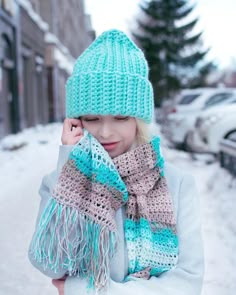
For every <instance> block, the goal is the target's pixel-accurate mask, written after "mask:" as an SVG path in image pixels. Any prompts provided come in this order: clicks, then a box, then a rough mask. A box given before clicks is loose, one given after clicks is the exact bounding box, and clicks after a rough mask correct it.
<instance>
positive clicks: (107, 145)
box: [102, 142, 118, 151]
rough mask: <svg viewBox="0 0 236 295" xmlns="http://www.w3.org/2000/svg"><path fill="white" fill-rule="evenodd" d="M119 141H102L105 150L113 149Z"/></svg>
mask: <svg viewBox="0 0 236 295" xmlns="http://www.w3.org/2000/svg"><path fill="white" fill-rule="evenodd" d="M117 143H118V142H109V143H102V146H103V147H104V149H105V150H107V151H110V150H113V149H114V148H115V147H116V145H117Z"/></svg>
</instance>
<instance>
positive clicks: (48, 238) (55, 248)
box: [30, 198, 117, 290]
mask: <svg viewBox="0 0 236 295" xmlns="http://www.w3.org/2000/svg"><path fill="white" fill-rule="evenodd" d="M116 241H117V234H116V233H115V232H111V231H110V230H109V229H108V228H107V227H104V226H103V227H102V226H101V225H100V224H96V223H95V221H93V220H92V219H91V218H89V217H88V216H85V215H82V214H81V213H79V212H78V210H76V209H75V208H73V207H67V206H65V205H62V204H60V203H58V202H57V201H56V200H55V199H53V198H50V200H49V201H48V204H47V206H46V208H45V210H44V212H43V214H42V216H41V219H40V221H39V223H38V226H37V228H36V231H35V233H34V236H33V239H32V241H31V244H30V253H31V254H32V255H33V257H34V259H35V260H36V261H37V262H38V263H40V264H41V265H42V266H43V268H44V270H46V269H48V268H49V269H50V270H53V271H54V272H55V273H57V272H58V271H59V270H60V269H61V268H63V269H66V270H67V271H68V274H69V275H70V276H71V275H77V276H79V277H81V278H87V279H88V281H89V285H88V288H89V289H91V288H92V289H94V288H96V289H98V290H99V289H102V288H103V287H105V286H107V283H108V281H109V278H110V272H109V268H110V265H109V262H110V259H111V258H112V256H113V255H114V253H115V250H116Z"/></svg>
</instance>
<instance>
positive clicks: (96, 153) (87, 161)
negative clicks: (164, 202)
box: [69, 129, 128, 202]
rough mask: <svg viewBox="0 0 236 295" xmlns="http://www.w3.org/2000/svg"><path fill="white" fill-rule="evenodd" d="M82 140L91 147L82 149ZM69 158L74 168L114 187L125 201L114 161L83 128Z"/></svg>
mask: <svg viewBox="0 0 236 295" xmlns="http://www.w3.org/2000/svg"><path fill="white" fill-rule="evenodd" d="M84 141H88V142H90V144H91V148H87V149H84V148H83V145H84ZM85 146H86V145H85ZM69 159H70V160H73V161H74V163H75V165H76V168H77V169H78V170H79V171H80V172H81V173H82V174H84V175H85V176H86V177H88V179H92V180H93V182H98V183H101V184H104V185H106V187H107V188H108V189H109V188H115V189H116V190H118V191H119V192H121V193H122V194H123V201H124V202H126V201H127V199H128V192H127V188H126V185H125V183H124V182H123V180H122V178H121V176H120V175H119V173H118V171H117V169H116V167H115V165H114V163H113V162H112V160H111V158H110V157H109V155H108V153H107V152H106V151H105V150H104V149H103V148H102V147H101V145H100V144H98V142H97V140H96V139H95V138H94V137H93V136H91V134H89V133H88V132H87V130H85V129H84V136H83V137H82V139H81V140H80V142H79V143H78V144H77V145H76V146H75V147H74V148H73V150H72V151H71V152H70V154H69Z"/></svg>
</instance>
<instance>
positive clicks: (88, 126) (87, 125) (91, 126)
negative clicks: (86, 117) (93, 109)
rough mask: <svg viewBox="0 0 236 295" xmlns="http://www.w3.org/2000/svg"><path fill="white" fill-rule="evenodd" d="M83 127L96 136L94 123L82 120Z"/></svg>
mask: <svg viewBox="0 0 236 295" xmlns="http://www.w3.org/2000/svg"><path fill="white" fill-rule="evenodd" d="M83 127H84V128H85V129H86V130H87V131H88V132H89V133H91V134H92V135H93V136H94V137H96V132H97V131H96V129H97V126H96V125H95V124H91V123H87V122H83Z"/></svg>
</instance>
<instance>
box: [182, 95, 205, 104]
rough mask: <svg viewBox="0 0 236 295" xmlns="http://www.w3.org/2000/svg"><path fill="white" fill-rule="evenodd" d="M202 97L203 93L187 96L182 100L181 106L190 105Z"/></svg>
mask: <svg viewBox="0 0 236 295" xmlns="http://www.w3.org/2000/svg"><path fill="white" fill-rule="evenodd" d="M200 95H201V93H198V94H185V95H183V96H182V98H181V99H180V101H179V104H190V103H191V102H193V101H194V100H195V99H196V98H197V97H198V96H200Z"/></svg>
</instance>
